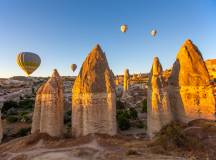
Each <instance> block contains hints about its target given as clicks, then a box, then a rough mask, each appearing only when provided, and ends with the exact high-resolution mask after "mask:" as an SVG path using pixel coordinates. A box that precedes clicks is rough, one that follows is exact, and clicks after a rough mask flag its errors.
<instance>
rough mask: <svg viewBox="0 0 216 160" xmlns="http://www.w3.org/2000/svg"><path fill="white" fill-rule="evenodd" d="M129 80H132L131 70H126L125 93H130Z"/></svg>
mask: <svg viewBox="0 0 216 160" xmlns="http://www.w3.org/2000/svg"><path fill="white" fill-rule="evenodd" d="M129 78H130V74H129V70H128V69H126V70H125V71H124V91H125V92H127V91H128V87H129V86H128V85H129Z"/></svg>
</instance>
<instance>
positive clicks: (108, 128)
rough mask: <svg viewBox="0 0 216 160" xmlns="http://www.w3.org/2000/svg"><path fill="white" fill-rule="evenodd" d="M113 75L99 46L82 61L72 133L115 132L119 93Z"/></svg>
mask: <svg viewBox="0 0 216 160" xmlns="http://www.w3.org/2000/svg"><path fill="white" fill-rule="evenodd" d="M113 78H114V77H113V74H112V72H111V70H110V68H109V66H108V63H107V59H106V56H105V54H104V53H103V51H102V49H101V48H100V46H99V45H97V46H96V47H95V48H94V49H93V50H92V51H91V52H90V53H89V55H88V56H87V58H86V60H85V61H84V62H83V65H82V68H81V70H80V73H79V75H78V76H77V78H76V80H75V83H74V86H73V90H72V92H73V95H72V114H73V115H72V133H73V134H74V135H75V136H82V135H87V134H89V133H105V134H110V135H114V134H116V95H115V83H114V79H113Z"/></svg>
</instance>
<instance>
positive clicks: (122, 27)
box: [121, 24, 128, 33]
mask: <svg viewBox="0 0 216 160" xmlns="http://www.w3.org/2000/svg"><path fill="white" fill-rule="evenodd" d="M127 29H128V26H127V25H126V24H123V25H121V31H122V32H123V33H125V32H127Z"/></svg>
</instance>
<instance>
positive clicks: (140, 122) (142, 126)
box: [136, 120, 146, 128]
mask: <svg viewBox="0 0 216 160" xmlns="http://www.w3.org/2000/svg"><path fill="white" fill-rule="evenodd" d="M136 127H137V128H146V126H145V125H144V124H143V122H142V121H140V120H139V121H138V122H137V124H136Z"/></svg>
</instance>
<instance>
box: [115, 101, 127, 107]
mask: <svg viewBox="0 0 216 160" xmlns="http://www.w3.org/2000/svg"><path fill="white" fill-rule="evenodd" d="M116 108H117V109H125V105H124V103H122V102H121V101H119V100H117V101H116Z"/></svg>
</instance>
